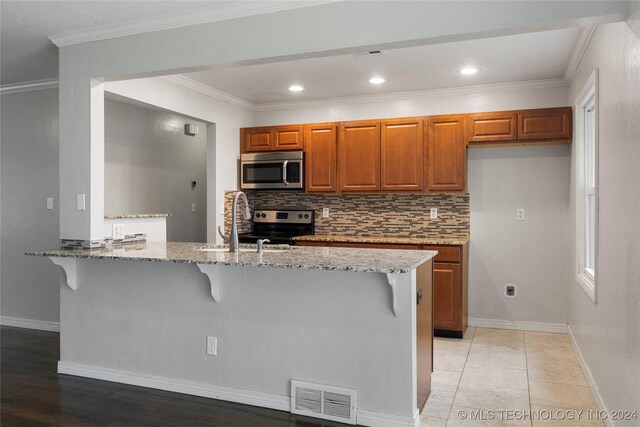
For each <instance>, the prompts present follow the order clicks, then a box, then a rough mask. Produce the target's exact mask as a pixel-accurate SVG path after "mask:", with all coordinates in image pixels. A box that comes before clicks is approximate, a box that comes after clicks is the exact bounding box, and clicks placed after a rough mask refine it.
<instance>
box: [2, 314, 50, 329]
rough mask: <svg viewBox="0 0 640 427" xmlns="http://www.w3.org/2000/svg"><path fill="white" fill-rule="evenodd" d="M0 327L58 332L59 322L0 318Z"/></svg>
mask: <svg viewBox="0 0 640 427" xmlns="http://www.w3.org/2000/svg"><path fill="white" fill-rule="evenodd" d="M0 325H2V326H14V327H16V328H26V329H37V330H39V331H49V332H60V322H48V321H46V320H34V319H24V318H22V317H11V316H0Z"/></svg>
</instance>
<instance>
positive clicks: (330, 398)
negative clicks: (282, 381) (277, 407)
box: [291, 380, 357, 425]
mask: <svg viewBox="0 0 640 427" xmlns="http://www.w3.org/2000/svg"><path fill="white" fill-rule="evenodd" d="M356 408H357V392H356V390H352V389H348V388H341V387H333V386H328V385H322V384H314V383H309V382H305V381H298V380H291V412H292V413H294V414H300V415H305V416H307V417H314V418H322V419H325V420H331V421H339V422H341V423H346V424H354V425H355V424H356Z"/></svg>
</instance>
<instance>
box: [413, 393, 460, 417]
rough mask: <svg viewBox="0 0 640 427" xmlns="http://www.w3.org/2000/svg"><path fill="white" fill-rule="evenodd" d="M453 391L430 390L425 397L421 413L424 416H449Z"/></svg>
mask: <svg viewBox="0 0 640 427" xmlns="http://www.w3.org/2000/svg"><path fill="white" fill-rule="evenodd" d="M454 396H455V393H450V392H448V391H438V390H432V391H431V394H430V395H429V399H427V403H426V405H424V408H423V409H422V414H421V415H424V416H425V417H435V418H444V419H447V418H448V417H449V411H450V410H451V405H452V404H453V398H454Z"/></svg>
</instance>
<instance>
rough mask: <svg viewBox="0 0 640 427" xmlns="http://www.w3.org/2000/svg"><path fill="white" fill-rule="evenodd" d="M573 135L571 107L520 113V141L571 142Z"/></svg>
mask: <svg viewBox="0 0 640 427" xmlns="http://www.w3.org/2000/svg"><path fill="white" fill-rule="evenodd" d="M571 134H572V110H571V107H561V108H541V109H538V110H522V111H519V112H518V139H520V140H526V141H532V140H554V139H558V140H570V139H571Z"/></svg>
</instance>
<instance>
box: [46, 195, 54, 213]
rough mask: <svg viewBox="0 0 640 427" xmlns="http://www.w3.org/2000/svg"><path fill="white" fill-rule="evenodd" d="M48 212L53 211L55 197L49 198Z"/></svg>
mask: <svg viewBox="0 0 640 427" xmlns="http://www.w3.org/2000/svg"><path fill="white" fill-rule="evenodd" d="M47 210H49V211H51V210H53V197H47Z"/></svg>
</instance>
